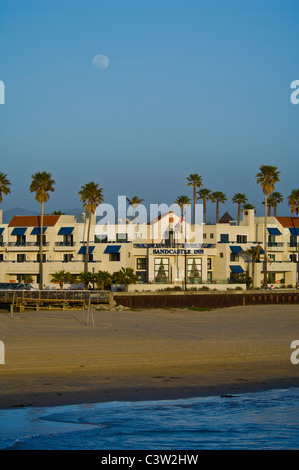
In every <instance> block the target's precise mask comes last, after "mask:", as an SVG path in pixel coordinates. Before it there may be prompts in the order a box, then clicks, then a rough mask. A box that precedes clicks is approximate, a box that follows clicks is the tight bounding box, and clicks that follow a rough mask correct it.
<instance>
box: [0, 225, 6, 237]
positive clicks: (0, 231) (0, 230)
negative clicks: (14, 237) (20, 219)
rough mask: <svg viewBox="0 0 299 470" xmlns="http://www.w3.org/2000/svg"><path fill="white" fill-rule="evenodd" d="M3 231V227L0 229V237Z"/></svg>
mask: <svg viewBox="0 0 299 470" xmlns="http://www.w3.org/2000/svg"><path fill="white" fill-rule="evenodd" d="M4 229H5V227H0V235H2V233H3V231H4Z"/></svg>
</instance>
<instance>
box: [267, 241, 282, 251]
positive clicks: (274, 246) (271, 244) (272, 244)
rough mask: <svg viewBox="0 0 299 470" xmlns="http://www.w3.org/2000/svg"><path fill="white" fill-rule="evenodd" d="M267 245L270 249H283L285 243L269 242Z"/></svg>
mask: <svg viewBox="0 0 299 470" xmlns="http://www.w3.org/2000/svg"><path fill="white" fill-rule="evenodd" d="M267 247H268V249H269V251H283V248H284V243H282V242H268V243H267Z"/></svg>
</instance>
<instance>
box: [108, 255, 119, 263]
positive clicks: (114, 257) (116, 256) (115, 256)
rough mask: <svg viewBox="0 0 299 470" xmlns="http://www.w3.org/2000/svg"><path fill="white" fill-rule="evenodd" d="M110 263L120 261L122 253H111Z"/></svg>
mask: <svg viewBox="0 0 299 470" xmlns="http://www.w3.org/2000/svg"><path fill="white" fill-rule="evenodd" d="M109 261H120V253H109Z"/></svg>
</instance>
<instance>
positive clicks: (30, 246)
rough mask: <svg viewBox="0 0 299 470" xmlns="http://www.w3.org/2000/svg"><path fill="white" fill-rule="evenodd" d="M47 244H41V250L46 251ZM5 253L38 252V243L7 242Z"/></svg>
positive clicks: (48, 244)
mask: <svg viewBox="0 0 299 470" xmlns="http://www.w3.org/2000/svg"><path fill="white" fill-rule="evenodd" d="M49 246H50V243H49V242H44V243H43V249H44V250H48V249H49ZM6 247H7V251H20V250H21V251H39V249H40V245H39V243H38V242H8V243H6Z"/></svg>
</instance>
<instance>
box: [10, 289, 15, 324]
mask: <svg viewBox="0 0 299 470" xmlns="http://www.w3.org/2000/svg"><path fill="white" fill-rule="evenodd" d="M14 303H15V292H13V294H12V303H11V304H10V317H11V318H13V309H14Z"/></svg>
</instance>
